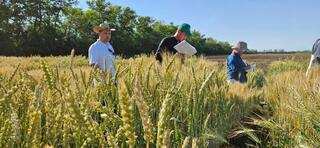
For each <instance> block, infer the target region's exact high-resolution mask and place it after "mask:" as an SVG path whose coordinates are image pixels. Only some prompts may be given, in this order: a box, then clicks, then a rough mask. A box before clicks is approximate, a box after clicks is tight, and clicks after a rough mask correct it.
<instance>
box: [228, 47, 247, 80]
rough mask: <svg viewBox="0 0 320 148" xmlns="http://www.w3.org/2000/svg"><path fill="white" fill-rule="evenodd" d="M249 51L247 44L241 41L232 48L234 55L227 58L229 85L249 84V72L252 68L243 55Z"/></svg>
mask: <svg viewBox="0 0 320 148" xmlns="http://www.w3.org/2000/svg"><path fill="white" fill-rule="evenodd" d="M246 50H248V45H247V43H246V42H243V41H240V42H238V43H237V44H236V45H234V46H233V47H232V53H231V54H230V55H229V56H228V57H227V74H228V78H227V81H228V82H229V83H235V82H240V83H246V82H247V70H249V69H251V66H250V65H248V64H246V63H245V62H244V61H243V60H242V58H241V55H242V54H243V53H244V52H245V51H246Z"/></svg>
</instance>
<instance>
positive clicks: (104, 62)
mask: <svg viewBox="0 0 320 148" xmlns="http://www.w3.org/2000/svg"><path fill="white" fill-rule="evenodd" d="M93 31H94V32H95V33H97V34H98V35H99V38H98V40H97V41H96V42H94V43H93V44H92V45H91V46H90V48H89V52H88V53H89V64H90V65H91V66H92V67H94V68H99V69H100V70H102V71H104V72H109V73H110V74H111V75H112V78H113V79H114V78H115V73H116V70H115V62H114V61H115V52H114V49H113V47H112V45H111V44H110V40H111V32H112V31H115V29H111V28H110V27H109V25H108V24H107V23H106V22H105V23H102V24H100V25H99V26H96V27H94V28H93Z"/></svg>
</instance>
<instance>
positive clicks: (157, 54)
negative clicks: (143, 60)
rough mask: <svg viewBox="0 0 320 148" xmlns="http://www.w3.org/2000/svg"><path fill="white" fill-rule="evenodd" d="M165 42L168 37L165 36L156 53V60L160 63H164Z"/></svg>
mask: <svg viewBox="0 0 320 148" xmlns="http://www.w3.org/2000/svg"><path fill="white" fill-rule="evenodd" d="M165 43H166V39H165V38H164V39H162V40H161V42H160V44H159V46H158V49H157V51H156V53H155V57H156V60H157V61H159V62H160V63H162V52H163V50H164V49H165V48H166V47H165Z"/></svg>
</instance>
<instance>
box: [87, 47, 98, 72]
mask: <svg viewBox="0 0 320 148" xmlns="http://www.w3.org/2000/svg"><path fill="white" fill-rule="evenodd" d="M88 57H89V65H90V66H91V67H92V68H94V69H98V68H99V66H98V54H97V53H96V52H95V47H94V46H90V48H89V52H88Z"/></svg>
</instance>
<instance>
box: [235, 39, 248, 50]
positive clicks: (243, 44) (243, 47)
mask: <svg viewBox="0 0 320 148" xmlns="http://www.w3.org/2000/svg"><path fill="white" fill-rule="evenodd" d="M232 49H234V50H242V51H246V50H248V44H247V43H246V42H243V41H240V42H238V43H236V44H235V45H234V46H233V47H232Z"/></svg>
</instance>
